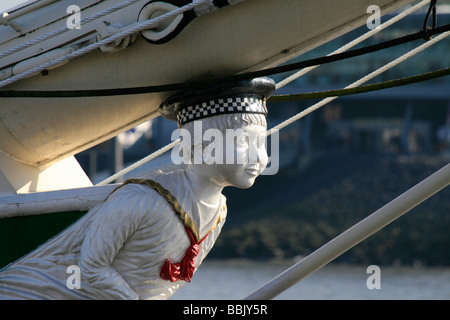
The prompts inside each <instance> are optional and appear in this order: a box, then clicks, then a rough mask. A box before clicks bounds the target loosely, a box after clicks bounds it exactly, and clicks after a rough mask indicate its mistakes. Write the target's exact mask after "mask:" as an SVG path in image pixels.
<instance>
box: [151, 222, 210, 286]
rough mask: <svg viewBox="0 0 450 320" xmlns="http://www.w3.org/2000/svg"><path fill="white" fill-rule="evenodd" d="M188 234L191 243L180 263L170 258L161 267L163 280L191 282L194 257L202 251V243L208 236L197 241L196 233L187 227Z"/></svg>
mask: <svg viewBox="0 0 450 320" xmlns="http://www.w3.org/2000/svg"><path fill="white" fill-rule="evenodd" d="M185 229H186V232H187V234H188V237H189V240H190V241H191V245H190V246H189V247H188V248H187V249H186V252H185V254H184V257H183V259H181V261H180V262H178V263H173V262H171V261H170V260H169V259H166V262H165V263H164V265H163V266H162V268H161V272H160V277H161V278H162V279H163V280H168V281H170V282H175V281H177V280H184V281H186V282H191V278H192V276H193V275H194V271H195V266H194V259H195V258H196V257H197V255H198V254H199V252H200V243H202V241H203V240H204V239H205V238H206V237H207V236H208V235H206V236H205V237H204V238H203V239H202V240H201V241H199V242H198V243H196V241H195V238H194V235H193V233H192V231H191V229H189V228H188V227H185Z"/></svg>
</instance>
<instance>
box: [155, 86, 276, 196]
mask: <svg viewBox="0 0 450 320" xmlns="http://www.w3.org/2000/svg"><path fill="white" fill-rule="evenodd" d="M274 90H275V84H274V82H273V81H272V80H271V79H268V78H258V79H254V80H251V81H246V82H240V83H238V84H234V85H229V86H227V87H226V88H222V89H217V88H210V89H208V90H203V91H201V92H199V91H196V92H190V93H188V94H186V93H185V94H183V95H181V96H180V95H178V96H175V97H173V98H171V99H169V100H168V101H166V102H165V103H164V104H163V105H162V106H161V108H160V110H161V113H162V114H163V115H164V112H166V117H167V113H168V112H167V110H169V109H171V111H170V115H169V116H168V118H172V119H173V118H175V115H176V120H177V122H178V127H179V132H180V135H181V137H182V143H181V151H182V154H183V158H184V160H185V162H186V163H188V164H189V165H191V166H201V170H202V172H203V173H205V174H209V175H210V176H211V179H215V180H216V181H218V182H220V183H222V184H224V185H231V186H236V187H239V188H248V187H250V186H252V185H253V183H254V181H255V179H256V177H257V176H258V175H260V174H261V173H262V171H263V170H264V169H265V168H266V166H267V163H268V156H267V151H266V138H267V121H266V115H267V109H266V103H265V102H266V99H267V98H268V97H270V95H271V94H272V93H273V91H274Z"/></svg>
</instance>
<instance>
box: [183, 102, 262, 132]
mask: <svg viewBox="0 0 450 320" xmlns="http://www.w3.org/2000/svg"><path fill="white" fill-rule="evenodd" d="M227 113H259V114H263V115H267V108H266V101H265V99H263V98H260V97H233V98H223V99H214V100H210V101H206V102H202V103H200V104H196V105H193V106H188V107H185V108H183V109H181V110H180V111H179V112H178V114H177V121H178V125H179V126H182V125H184V124H186V123H188V122H191V121H194V120H199V119H204V118H208V117H212V116H217V115H220V114H227Z"/></svg>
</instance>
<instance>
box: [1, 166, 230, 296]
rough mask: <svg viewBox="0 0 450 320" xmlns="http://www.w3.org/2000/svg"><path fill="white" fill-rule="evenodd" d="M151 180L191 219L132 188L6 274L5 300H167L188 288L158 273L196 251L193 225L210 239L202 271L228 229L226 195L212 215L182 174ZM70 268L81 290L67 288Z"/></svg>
mask: <svg viewBox="0 0 450 320" xmlns="http://www.w3.org/2000/svg"><path fill="white" fill-rule="evenodd" d="M149 178H150V179H151V180H152V181H156V182H157V183H159V185H161V186H162V187H164V188H165V189H166V190H168V191H169V192H170V194H171V195H173V197H174V198H176V200H177V201H178V204H179V205H180V206H181V207H182V208H183V209H184V211H185V212H186V214H187V216H186V217H184V220H185V221H182V220H183V219H181V218H180V217H179V215H178V214H177V213H176V212H175V211H174V208H173V204H170V203H169V202H168V201H167V199H166V198H165V197H163V196H161V195H160V194H159V193H158V192H157V191H155V189H153V188H151V187H149V186H148V185H145V184H138V183H129V184H126V185H124V186H122V187H120V188H119V189H117V190H116V191H115V192H113V193H112V194H111V195H110V196H109V198H108V199H107V200H106V201H105V202H103V203H102V204H100V205H98V206H96V207H95V208H93V209H91V210H90V211H89V212H88V213H87V214H86V215H85V216H83V217H82V218H81V219H80V220H79V221H77V222H76V223H74V224H73V225H71V226H70V227H69V228H67V229H66V230H65V231H63V232H61V233H60V234H59V235H57V236H55V237H54V238H52V239H50V240H49V241H48V242H46V243H44V244H43V245H41V246H40V247H39V248H37V249H36V250H35V251H33V252H31V253H30V254H28V255H26V256H24V257H23V258H21V259H19V260H18V261H16V262H14V263H12V264H10V265H9V266H7V267H5V268H4V269H2V270H1V271H0V299H167V298H169V297H170V296H171V295H172V294H173V293H174V292H175V291H176V290H177V289H178V288H180V287H181V286H183V285H184V284H185V281H181V280H178V281H175V282H170V281H167V280H163V279H162V278H161V277H160V270H161V267H162V265H163V264H164V262H165V260H166V259H169V260H170V261H172V262H174V263H176V262H179V261H180V260H181V259H182V258H183V256H184V254H185V251H186V249H187V248H188V247H189V246H190V241H189V238H188V236H187V234H186V231H185V229H184V226H185V225H186V223H185V222H186V221H189V222H190V223H191V224H193V226H191V227H193V228H194V229H196V233H197V237H199V238H203V237H204V236H205V235H206V234H208V232H209V231H210V234H209V235H208V236H207V237H206V239H205V240H204V241H203V242H202V243H201V245H200V252H199V254H198V256H197V257H196V258H195V260H194V264H195V266H196V267H199V266H200V264H201V262H202V261H203V259H204V258H205V257H206V255H207V254H208V252H209V251H210V250H211V248H212V247H213V245H214V243H215V241H216V239H217V237H218V235H219V233H220V231H221V228H222V226H223V223H224V222H225V217H226V214H227V212H226V203H225V202H226V199H225V197H224V196H223V195H220V196H221V197H220V203H219V205H218V206H217V207H214V208H211V207H208V206H205V205H203V204H201V203H200V202H199V201H198V199H196V198H195V195H194V192H193V188H192V186H191V185H190V184H189V179H188V178H187V176H186V172H185V171H182V170H180V171H175V172H171V173H157V174H154V175H152V176H151V177H149ZM191 230H192V228H191ZM36 232H39V230H36ZM72 265H75V266H78V267H79V270H80V274H79V276H80V289H77V288H73V289H70V288H71V286H70V285H69V286H68V285H67V281H68V280H69V277H71V276H72V273H71V272H70V269H69V271H68V267H70V266H72ZM69 281H70V280H69ZM193 281H195V275H194V278H193Z"/></svg>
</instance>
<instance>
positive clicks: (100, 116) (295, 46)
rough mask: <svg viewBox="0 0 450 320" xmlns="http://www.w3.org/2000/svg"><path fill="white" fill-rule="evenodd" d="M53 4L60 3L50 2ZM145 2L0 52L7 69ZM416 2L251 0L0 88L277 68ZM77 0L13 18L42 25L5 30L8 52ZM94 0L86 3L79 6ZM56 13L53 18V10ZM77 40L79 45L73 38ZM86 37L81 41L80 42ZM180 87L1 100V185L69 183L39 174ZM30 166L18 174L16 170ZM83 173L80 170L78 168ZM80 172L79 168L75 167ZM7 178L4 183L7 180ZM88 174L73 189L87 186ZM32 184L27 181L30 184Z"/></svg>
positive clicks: (125, 20)
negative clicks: (167, 36) (156, 37)
mask: <svg viewBox="0 0 450 320" xmlns="http://www.w3.org/2000/svg"><path fill="white" fill-rule="evenodd" d="M50 2H52V1H50ZM119 2H121V1H119V0H108V1H103V2H100V3H98V4H96V5H93V6H91V7H88V8H86V9H85V10H83V11H82V12H81V18H85V17H88V16H91V15H92V14H94V13H95V12H98V11H100V10H104V9H106V8H108V7H111V6H112V5H115V4H117V3H119ZM147 2H148V0H143V1H140V2H138V3H136V4H134V5H131V6H129V7H127V8H124V9H122V10H120V11H118V12H115V13H112V14H110V15H107V16H105V17H103V18H101V19H100V20H99V21H93V22H91V23H88V24H87V25H83V26H82V27H81V29H79V30H76V29H74V30H71V31H69V32H66V33H64V34H62V35H60V36H58V37H55V38H53V39H50V40H47V41H45V42H43V43H40V44H38V45H34V46H32V47H30V48H28V49H25V50H23V51H21V52H19V53H16V54H13V55H10V56H7V57H4V58H1V59H0V68H3V69H4V70H6V69H7V68H11V67H12V66H14V65H15V64H16V63H17V62H18V61H20V60H24V59H29V58H30V57H31V56H34V55H36V53H37V52H41V53H42V52H45V51H47V50H50V49H55V48H58V47H60V46H61V45H62V44H64V46H68V45H71V44H73V43H79V42H80V41H81V40H86V39H89V38H92V37H95V34H94V32H95V30H96V28H98V25H99V23H101V22H102V21H108V22H110V23H112V24H114V23H121V24H123V25H129V24H131V23H134V22H136V20H137V17H138V14H139V12H140V10H141V8H142V7H143V6H144V5H145V4H146V3H147ZM409 2H411V1H410V0H402V1H392V0H376V1H374V0H345V1H325V0H323V1H318V0H245V1H243V2H241V3H238V4H235V5H233V6H229V7H225V8H223V9H221V10H219V11H217V12H214V13H211V14H209V15H206V16H202V17H199V18H197V19H195V20H194V21H193V22H191V23H190V24H189V25H188V26H187V27H186V28H185V29H184V30H183V31H182V32H181V33H180V34H179V35H178V36H177V37H175V38H174V39H173V40H171V41H169V42H168V43H165V44H158V45H156V44H151V43H149V42H148V41H146V40H145V39H144V38H143V37H142V36H140V35H138V36H137V38H136V41H135V42H134V43H133V44H132V45H131V46H129V47H127V48H126V49H124V50H122V51H119V52H115V53H103V52H101V51H99V50H95V51H93V52H91V53H88V54H86V55H85V56H82V57H80V58H76V59H75V60H73V61H70V62H69V63H67V64H64V65H62V66H59V67H57V68H55V69H51V70H49V72H48V75H45V76H44V75H42V74H38V75H34V76H32V77H29V78H27V79H24V80H20V81H17V82H15V83H13V84H10V85H8V86H5V87H3V88H0V90H44V91H45V90H85V89H111V88H128V87H140V86H152V85H161V84H169V83H180V82H189V81H192V80H201V79H208V78H211V77H221V76H226V75H232V74H236V73H239V72H243V71H254V70H259V69H263V68H265V67H269V66H275V65H278V64H280V63H282V62H284V61H286V60H288V59H290V58H292V57H294V56H297V55H299V54H301V53H303V52H306V51H308V50H311V49H312V48H314V47H317V46H318V45H320V44H322V43H325V42H327V41H329V40H331V39H333V38H336V37H337V36H339V35H342V34H344V33H346V32H348V31H350V30H352V29H354V28H356V27H358V26H361V25H363V24H364V23H365V22H366V20H367V18H368V16H369V15H368V14H367V13H366V11H367V8H368V7H369V6H370V5H374V4H375V5H378V6H380V7H381V9H382V12H383V13H386V12H389V11H392V10H394V9H396V8H398V7H400V6H401V5H404V4H406V3H409ZM72 3H73V1H71V0H61V1H57V2H55V3H53V4H50V5H49V6H47V7H43V8H41V9H39V10H37V11H33V12H30V13H27V14H25V15H23V16H21V17H19V18H17V19H15V20H14V21H17V23H19V24H21V25H23V26H29V25H31V24H36V26H35V27H38V25H39V24H43V25H42V26H41V27H39V28H38V29H37V30H36V31H35V32H32V33H26V34H25V35H24V36H21V37H17V35H18V33H17V32H16V31H14V29H13V28H12V27H10V26H1V27H0V35H1V36H0V41H3V43H1V44H0V53H1V52H3V51H5V50H8V49H9V48H11V47H14V46H16V45H18V44H20V43H23V42H27V41H29V40H31V39H33V38H36V37H38V36H40V35H42V34H46V33H48V32H51V31H53V30H55V29H58V28H61V27H64V26H65V25H66V22H67V19H66V18H62V19H60V20H57V21H54V22H51V23H50V24H45V23H44V21H52V19H49V17H51V16H58V15H60V16H64V14H65V10H66V8H67V7H68V6H69V5H71V4H72ZM85 3H90V4H92V1H79V4H78V5H79V6H80V7H83V4H85ZM45 15H47V16H45ZM74 38H75V39H78V41H75V42H73V43H72V42H71V41H72V39H74ZM80 39H81V40H80ZM169 94H171V93H169V92H166V93H153V94H138V95H124V96H111V97H88V98H0V137H1V139H0V171H1V172H0V191H2V188H3V190H11V189H14V191H21V192H28V191H39V190H50V189H55V188H61V185H57V184H55V185H53V186H52V185H51V183H50V185H46V186H42V187H39V186H37V184H36V183H35V184H34V187H33V183H32V180H33V179H35V180H37V179H38V176H39V174H40V173H42V172H43V171H44V170H45V169H46V168H48V167H49V166H50V165H53V164H55V163H57V162H59V161H61V160H63V159H66V158H69V157H70V156H72V155H74V154H76V153H78V152H81V151H83V150H85V149H87V148H89V147H92V146H94V145H96V144H98V143H100V142H102V141H105V140H107V139H109V138H111V137H114V136H116V135H117V134H119V133H120V132H123V131H125V130H127V129H129V128H132V127H134V126H136V125H138V124H140V123H142V122H144V121H146V120H149V119H151V118H153V117H156V116H158V107H159V105H160V103H161V102H162V101H163V100H164V99H165V98H167V96H168V95H169ZM24 168H26V170H29V173H24V174H23V177H20V178H17V177H16V175H15V174H11V173H14V171H17V170H21V171H22V172H25V171H26V170H25V171H24ZM75 171H76V172H79V168H78V169H76V170H75ZM75 171H74V172H75ZM2 179H3V183H2V181H1V180H2ZM88 184H89V183H88V182H87V180H86V177H82V178H81V180H80V181H79V182H78V183H77V182H76V181H75V180H73V183H72V184H71V183H69V185H68V186H67V187H77V186H83V185H88ZM24 186H26V187H24Z"/></svg>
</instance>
